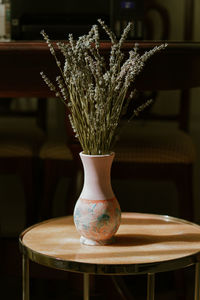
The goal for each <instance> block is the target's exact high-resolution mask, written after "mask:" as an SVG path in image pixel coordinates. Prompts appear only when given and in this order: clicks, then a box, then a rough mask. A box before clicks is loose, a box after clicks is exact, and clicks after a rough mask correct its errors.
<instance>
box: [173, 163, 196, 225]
mask: <svg viewBox="0 0 200 300" xmlns="http://www.w3.org/2000/svg"><path fill="white" fill-rule="evenodd" d="M176 186H177V191H178V201H179V202H178V203H179V208H180V217H181V218H183V219H185V220H188V221H191V222H192V221H194V199H193V167H192V165H186V166H185V167H184V169H182V172H180V175H179V176H177V178H176Z"/></svg>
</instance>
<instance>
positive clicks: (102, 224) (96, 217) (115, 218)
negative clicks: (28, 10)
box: [74, 197, 121, 241]
mask: <svg viewBox="0 0 200 300" xmlns="http://www.w3.org/2000/svg"><path fill="white" fill-rule="evenodd" d="M120 220H121V210H120V206H119V203H118V201H117V199H116V198H115V197H114V198H110V199H107V200H87V199H82V198H79V200H78V201H77V203H76V206H75V210H74V222H75V225H76V228H77V230H78V232H79V233H80V234H81V236H83V237H85V238H87V239H90V240H94V241H105V240H109V239H111V238H112V237H113V235H114V234H115V233H116V231H117V229H118V227H119V224H120Z"/></svg>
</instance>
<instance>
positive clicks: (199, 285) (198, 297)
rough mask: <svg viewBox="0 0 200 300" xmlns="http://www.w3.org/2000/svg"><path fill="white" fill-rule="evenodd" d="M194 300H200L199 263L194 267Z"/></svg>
mask: <svg viewBox="0 0 200 300" xmlns="http://www.w3.org/2000/svg"><path fill="white" fill-rule="evenodd" d="M194 300H200V263H196V266H195V292H194Z"/></svg>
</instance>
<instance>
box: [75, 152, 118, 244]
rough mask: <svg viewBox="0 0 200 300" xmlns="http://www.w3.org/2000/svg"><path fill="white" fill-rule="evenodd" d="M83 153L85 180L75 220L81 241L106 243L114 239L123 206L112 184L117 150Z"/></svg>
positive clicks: (77, 203) (76, 208)
mask: <svg viewBox="0 0 200 300" xmlns="http://www.w3.org/2000/svg"><path fill="white" fill-rule="evenodd" d="M80 157H81V160H82V163H83V168H84V184H83V189H82V192H81V194H80V197H79V199H78V200H77V202H76V205H75V208H74V223H75V225H76V229H77V231H78V232H79V233H80V235H81V238H80V242H81V243H82V244H86V245H106V244H109V243H111V242H113V237H114V235H115V233H116V231H117V230H118V227H119V225H120V220H121V209H120V206H119V203H118V200H117V199H116V197H115V195H114V193H113V190H112V186H111V178H110V171H111V166H112V161H113V158H114V153H111V154H108V155H86V154H83V153H82V152H81V153H80Z"/></svg>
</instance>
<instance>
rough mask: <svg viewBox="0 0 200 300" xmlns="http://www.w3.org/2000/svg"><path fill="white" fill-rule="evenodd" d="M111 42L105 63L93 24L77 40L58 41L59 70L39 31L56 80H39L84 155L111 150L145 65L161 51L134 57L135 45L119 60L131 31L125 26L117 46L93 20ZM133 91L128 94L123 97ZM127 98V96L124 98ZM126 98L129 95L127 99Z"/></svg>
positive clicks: (115, 41) (135, 112) (157, 48)
mask: <svg viewBox="0 0 200 300" xmlns="http://www.w3.org/2000/svg"><path fill="white" fill-rule="evenodd" d="M98 22H99V23H100V25H101V26H102V28H103V29H104V30H105V31H106V33H107V34H108V36H109V38H110V40H111V49H110V57H109V61H108V62H106V61H105V58H104V57H103V56H102V55H101V53H100V37H99V30H98V26H97V25H93V27H92V28H91V30H90V31H89V33H88V34H87V35H83V36H81V37H79V39H78V40H77V41H75V40H74V39H73V36H72V34H70V35H69V43H63V42H58V43H57V47H58V48H59V50H60V51H61V53H62V54H63V56H64V63H63V65H62V64H61V62H60V61H59V59H58V58H57V56H56V52H55V49H54V48H53V46H52V43H51V42H50V40H49V37H48V35H47V34H46V33H45V32H44V31H42V32H41V33H42V35H43V37H44V39H45V41H46V42H47V44H48V46H49V49H50V51H51V54H52V55H53V56H54V57H55V61H56V64H57V66H58V68H59V70H60V75H59V76H57V77H56V83H55V84H53V83H52V82H51V81H50V79H49V78H48V77H47V76H46V75H45V74H44V73H43V72H41V76H42V78H43V79H44V81H45V82H46V84H47V85H48V86H49V88H50V89H51V91H54V92H55V95H56V97H59V98H60V99H61V100H62V101H63V102H64V103H65V104H66V105H67V107H68V111H69V119H70V122H71V126H72V128H73V130H74V132H75V136H76V137H77V138H78V140H79V142H80V144H81V146H82V149H83V152H84V153H85V154H93V155H103V154H108V153H110V152H111V150H112V145H113V142H114V139H115V136H116V131H117V128H118V126H119V124H120V120H121V117H122V115H123V114H124V112H125V111H126V109H127V107H128V104H129V103H130V101H133V100H134V98H135V94H136V93H135V92H136V90H135V88H134V82H135V79H136V77H137V75H138V74H139V73H140V72H141V71H142V69H143V68H144V65H145V62H146V61H147V60H148V59H149V58H150V57H151V56H152V55H153V54H155V53H156V52H158V51H160V50H161V49H163V48H165V47H166V45H165V44H162V45H160V46H156V47H154V48H153V49H151V50H150V51H147V52H145V53H144V54H143V55H139V53H138V49H137V46H135V47H134V49H133V50H131V51H130V52H129V57H128V59H125V58H124V54H123V53H122V51H121V47H122V45H123V43H124V42H125V40H126V38H127V35H128V33H129V31H130V29H131V26H132V23H129V24H128V25H127V27H126V28H125V29H124V31H123V33H122V36H121V38H120V40H119V41H117V39H116V37H115V35H114V33H113V32H112V31H111V30H110V29H109V28H108V27H107V26H106V25H105V23H104V22H103V21H102V20H98ZM130 87H132V91H131V93H128V91H129V90H130ZM128 94H129V95H128ZM127 95H128V96H127ZM149 103H150V100H149V101H147V102H145V103H144V104H142V105H141V106H139V107H138V108H137V109H136V110H134V111H133V116H134V115H137V114H138V113H139V112H140V111H141V110H143V109H144V108H145V107H146V106H147V105H148V104H149Z"/></svg>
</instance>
